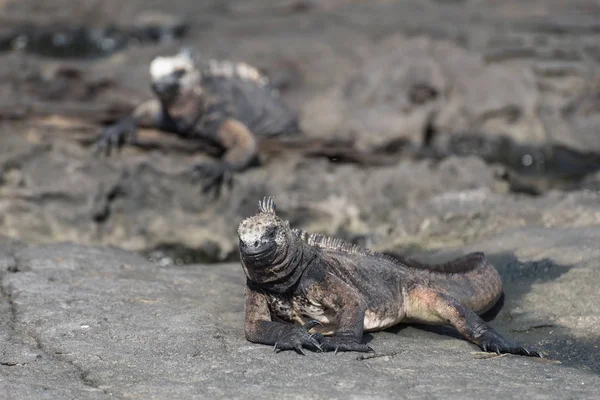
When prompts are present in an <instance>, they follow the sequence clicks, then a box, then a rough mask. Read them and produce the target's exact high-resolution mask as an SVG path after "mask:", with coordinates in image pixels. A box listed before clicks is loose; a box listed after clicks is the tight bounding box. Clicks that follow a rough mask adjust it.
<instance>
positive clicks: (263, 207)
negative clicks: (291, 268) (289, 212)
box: [238, 197, 291, 262]
mask: <svg viewBox="0 0 600 400" xmlns="http://www.w3.org/2000/svg"><path fill="white" fill-rule="evenodd" d="M290 234H291V230H290V224H289V222H288V221H284V220H282V219H281V218H279V217H278V216H277V215H276V214H275V201H274V200H273V198H272V197H268V198H264V199H263V200H262V201H259V202H258V213H257V214H256V215H254V216H252V217H250V218H246V219H245V220H244V221H242V222H241V223H240V225H239V227H238V236H239V238H240V253H241V255H242V258H244V259H247V260H249V261H256V262H260V261H268V260H272V259H273V257H276V256H277V250H278V249H281V248H282V247H285V246H286V245H287V244H288V242H289V237H290Z"/></svg>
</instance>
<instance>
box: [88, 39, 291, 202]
mask: <svg viewBox="0 0 600 400" xmlns="http://www.w3.org/2000/svg"><path fill="white" fill-rule="evenodd" d="M150 75H151V78H152V85H151V87H152V91H153V92H154V94H155V95H156V98H155V99H152V100H148V101H146V102H144V103H142V104H141V105H139V106H138V107H137V108H136V109H135V110H134V111H133V113H132V115H131V116H128V117H126V118H123V119H122V120H120V121H118V122H117V123H116V124H114V125H111V126H109V127H108V128H106V129H105V130H104V131H103V132H102V134H101V135H100V137H99V139H98V141H97V142H96V149H97V151H105V152H106V153H107V154H109V153H110V149H111V147H113V146H117V147H120V146H122V145H123V143H124V142H126V141H129V142H135V140H136V130H137V127H138V126H144V127H154V128H158V129H160V130H162V131H165V132H169V133H172V134H175V135H177V136H179V137H181V138H185V139H191V140H194V139H197V140H202V141H204V142H205V143H209V144H210V145H212V146H215V147H217V148H219V149H221V150H222V153H223V154H222V160H221V161H219V162H215V163H204V164H199V165H196V166H195V168H194V170H195V171H196V172H198V173H200V174H201V176H202V177H203V178H204V179H205V185H204V187H203V189H204V191H207V190H209V189H210V188H211V187H215V186H217V188H218V187H220V185H221V184H223V183H227V184H229V185H231V182H232V176H233V173H234V172H236V171H242V170H244V169H246V168H248V167H249V166H251V165H252V163H253V162H255V161H256V156H257V138H256V136H266V137H273V136H277V135H281V134H295V133H301V130H300V127H299V124H298V119H297V115H296V113H295V112H294V111H292V110H291V109H290V108H289V107H288V106H287V105H286V104H285V103H284V102H283V100H282V99H281V97H280V96H279V95H278V92H277V90H276V89H275V88H274V87H273V86H272V85H271V84H270V83H269V80H268V78H267V77H266V76H264V75H263V74H261V73H260V72H259V71H258V70H257V69H256V68H254V67H252V66H250V65H248V64H246V63H242V62H232V61H217V60H209V61H208V62H204V63H197V62H196V60H195V57H194V56H193V54H192V53H191V51H190V50H189V49H182V50H181V51H180V52H179V53H178V54H176V55H174V56H169V57H160V56H159V57H156V58H155V59H154V60H153V61H152V63H151V64H150Z"/></svg>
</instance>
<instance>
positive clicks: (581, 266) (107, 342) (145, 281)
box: [0, 228, 600, 399]
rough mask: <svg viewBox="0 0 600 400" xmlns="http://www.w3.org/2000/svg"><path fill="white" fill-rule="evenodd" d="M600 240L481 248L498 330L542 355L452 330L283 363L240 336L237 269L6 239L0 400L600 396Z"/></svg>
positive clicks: (550, 235) (415, 331)
mask: <svg viewBox="0 0 600 400" xmlns="http://www.w3.org/2000/svg"><path fill="white" fill-rule="evenodd" d="M599 239H600V230H598V229H597V228H596V229H575V230H565V231H558V232H555V231H546V230H536V229H529V230H519V231H518V232H513V233H511V234H507V235H505V236H501V237H498V238H496V239H494V240H493V241H488V242H483V243H479V244H478V245H476V246H474V247H475V248H477V249H484V250H486V251H488V253H489V255H490V258H491V259H492V260H493V261H494V262H495V263H496V265H497V266H498V268H499V269H500V270H501V271H502V275H503V277H504V280H505V284H506V291H505V304H504V307H503V308H502V310H501V311H500V313H499V314H498V315H497V316H496V318H495V319H494V320H493V322H492V324H493V325H494V326H495V327H496V328H497V329H499V330H500V331H502V332H505V333H506V334H507V335H510V336H512V337H514V338H517V339H519V340H522V341H524V342H527V343H529V344H532V345H536V346H538V347H540V348H541V349H543V350H544V351H545V352H546V353H547V355H548V357H549V358H548V359H542V360H538V359H531V358H526V357H518V356H492V357H489V356H488V357H485V358H482V356H481V355H480V354H478V353H474V352H476V351H477V349H476V348H475V347H474V346H472V345H471V344H469V343H467V342H465V341H463V340H461V339H459V338H457V337H452V333H451V332H449V331H445V330H443V329H441V330H440V329H436V330H434V329H428V330H426V329H424V328H416V327H404V328H395V329H391V330H388V331H386V332H381V333H374V334H372V335H371V337H370V339H371V341H370V343H371V344H372V345H373V346H374V347H375V348H376V350H377V353H376V354H375V355H366V356H365V355H359V354H354V353H345V354H338V355H333V354H331V353H328V354H315V353H310V354H308V355H307V356H305V357H302V356H300V355H298V354H296V353H293V352H283V353H279V354H275V353H274V352H273V350H272V348H271V347H270V346H263V345H257V344H251V343H249V342H246V341H245V339H244V335H243V284H244V277H243V272H242V271H241V268H240V266H239V264H237V263H232V264H220V265H188V266H185V267H174V266H159V265H157V264H152V263H149V262H147V261H146V260H144V259H143V258H141V257H139V256H137V255H134V254H132V253H128V252H124V251H122V250H113V249H101V248H94V247H83V246H80V245H72V244H55V245H47V246H32V247H26V248H18V247H15V246H14V245H11V244H5V243H4V242H3V244H2V253H1V254H2V258H1V260H3V262H4V263H5V264H8V267H9V270H10V271H4V272H3V277H2V286H1V287H2V293H3V296H2V303H1V305H2V308H3V310H4V311H3V313H2V314H1V315H2V318H3V319H4V321H3V324H2V331H1V332H2V341H3V346H2V351H1V352H0V372H1V375H0V376H1V378H0V379H1V381H0V382H1V386H2V391H3V392H4V393H6V394H7V395H8V396H9V398H68V397H70V398H105V397H106V398H108V397H112V398H165V397H173V396H176V397H181V398H206V397H210V398H215V397H226V398H231V397H244V398H264V397H265V396H268V397H272V396H282V397H286V398H307V397H308V398H347V397H352V398H363V397H364V398H373V397H377V398H397V397H401V398H411V399H412V398H415V399H417V398H431V396H434V397H437V396H440V397H444V398H451V399H454V398H457V399H458V398H465V396H466V397H469V398H475V397H479V396H482V395H492V396H494V397H502V398H513V397H515V398H516V397H518V398H522V397H528V398H548V397H555V396H563V395H564V396H574V397H577V398H590V399H591V398H595V396H596V395H597V390H598V387H599V385H600V377H599V376H598V375H597V374H596V373H597V372H600V359H599V357H598V346H599V345H600V342H598V337H597V336H595V334H597V332H598V329H599V328H600V314H599V313H598V310H597V307H594V305H595V304H597V302H598V300H600V299H599V298H598V297H599V296H598V292H597V290H595V288H594V287H592V286H590V285H586V282H589V281H593V280H598V279H600V269H599V268H598V264H599V263H598V261H599V259H600V252H599V251H598V249H597V246H596V245H595V244H596V243H597V242H598V240H599ZM469 249H470V248H461V249H455V251H457V252H464V251H467V250H469ZM438 256H439V257H441V258H444V257H447V256H448V254H445V255H444V256H441V255H438ZM7 259H8V260H9V261H8V262H7V261H6V260H7ZM573 262H576V264H572V263H573ZM551 360H560V361H562V362H563V365H559V364H556V363H554V362H553V361H551ZM593 371H595V372H596V373H593Z"/></svg>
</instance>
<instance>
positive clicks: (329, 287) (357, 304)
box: [307, 274, 373, 352]
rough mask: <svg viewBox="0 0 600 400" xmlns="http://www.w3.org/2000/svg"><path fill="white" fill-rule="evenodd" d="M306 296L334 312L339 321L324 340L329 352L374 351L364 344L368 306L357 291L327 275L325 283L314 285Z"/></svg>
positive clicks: (325, 348)
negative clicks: (362, 340)
mask: <svg viewBox="0 0 600 400" xmlns="http://www.w3.org/2000/svg"><path fill="white" fill-rule="evenodd" d="M307 297H308V298H309V299H314V300H315V301H317V302H320V303H321V304H323V306H325V307H326V308H328V309H330V310H332V311H333V312H334V314H335V316H336V318H337V327H336V330H335V332H334V333H333V336H331V337H326V338H323V346H322V347H323V350H326V351H335V352H338V351H372V350H373V349H372V348H371V347H370V346H369V345H366V344H362V343H361V339H362V336H363V332H364V320H365V311H366V305H365V302H364V300H363V299H362V297H361V296H360V294H359V293H357V292H356V290H355V289H354V288H352V287H351V286H350V285H348V284H347V283H345V282H344V281H342V280H341V279H339V278H337V277H335V276H333V275H329V274H327V275H325V277H324V279H323V281H322V282H319V283H315V284H313V285H312V286H311V287H310V288H309V289H308V291H307Z"/></svg>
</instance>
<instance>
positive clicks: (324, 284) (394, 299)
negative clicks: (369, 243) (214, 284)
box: [238, 197, 541, 357]
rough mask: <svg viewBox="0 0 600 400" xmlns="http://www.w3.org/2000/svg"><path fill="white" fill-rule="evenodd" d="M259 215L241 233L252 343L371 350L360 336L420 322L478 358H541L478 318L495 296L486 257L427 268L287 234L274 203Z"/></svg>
mask: <svg viewBox="0 0 600 400" xmlns="http://www.w3.org/2000/svg"><path fill="white" fill-rule="evenodd" d="M258 209H259V212H258V213H257V214H256V215H254V216H252V217H249V218H247V219H245V220H244V221H242V222H241V223H240V225H239V227H238V236H239V249H240V256H241V264H242V268H243V270H244V272H245V274H246V278H247V279H246V287H245V299H246V300H245V323H244V328H245V335H246V339H247V340H249V341H250V342H254V343H263V344H268V345H274V346H275V350H276V351H280V350H292V349H293V350H296V351H297V352H299V353H302V354H304V351H303V348H307V349H310V350H313V351H335V352H336V353H337V352H338V351H358V352H368V351H372V348H371V347H370V346H369V345H368V344H364V343H362V342H361V339H362V336H363V332H365V331H375V330H380V329H385V328H388V327H391V326H393V325H396V324H398V323H400V322H417V323H424V324H434V325H444V324H449V325H451V326H453V327H454V328H456V330H458V332H460V334H461V335H462V336H463V337H464V338H465V339H467V340H469V341H470V342H473V343H475V344H476V345H478V346H479V347H480V348H481V349H482V350H484V351H489V352H496V353H512V354H520V355H527V356H537V357H541V355H540V353H538V352H537V351H534V350H530V349H527V348H525V347H523V346H521V345H518V344H516V343H514V342H512V341H510V340H508V339H505V338H504V337H502V336H501V335H500V334H499V333H498V332H496V331H495V330H494V329H492V327H490V326H489V325H488V324H487V323H486V322H484V321H483V320H482V319H481V318H480V317H479V316H478V315H477V313H480V314H481V313H483V312H485V311H487V310H488V309H490V308H491V307H492V306H493V305H494V304H495V303H496V302H497V300H498V299H499V297H500V295H501V293H502V282H501V279H500V276H499V274H498V272H497V271H496V269H495V268H494V266H492V265H491V264H490V263H489V262H488V261H487V260H486V258H485V255H484V254H483V253H480V252H477V253H471V254H468V255H466V256H463V257H461V258H457V259H454V260H452V261H449V262H447V263H444V264H439V265H431V266H428V265H424V264H421V263H418V262H415V261H409V260H400V259H397V258H392V257H390V256H387V255H384V254H381V253H377V252H374V251H371V250H368V249H363V248H360V247H358V246H356V245H353V244H351V243H348V242H345V241H343V240H340V239H336V238H331V237H327V236H324V235H321V234H311V233H306V232H303V231H301V230H299V229H291V228H290V225H289V221H285V220H282V219H280V218H279V217H278V216H277V215H276V212H275V201H274V199H273V198H272V197H269V198H264V199H263V200H262V201H259V207H258ZM294 323H299V324H300V325H301V326H299V325H296V324H294ZM313 328H314V330H315V331H316V332H314V333H312V334H311V333H309V330H310V329H313ZM325 335H331V336H325Z"/></svg>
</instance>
